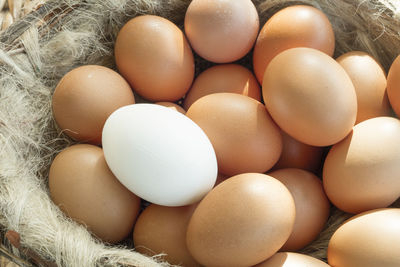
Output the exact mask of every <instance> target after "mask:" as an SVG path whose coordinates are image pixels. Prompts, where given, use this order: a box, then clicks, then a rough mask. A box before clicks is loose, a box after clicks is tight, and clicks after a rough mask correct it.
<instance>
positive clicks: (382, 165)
mask: <svg viewBox="0 0 400 267" xmlns="http://www.w3.org/2000/svg"><path fill="white" fill-rule="evenodd" d="M399 173H400V121H399V120H398V119H395V118H391V117H378V118H373V119H369V120H366V121H363V122H361V123H359V124H357V125H356V126H354V129H353V132H352V133H351V134H350V135H349V136H347V137H346V138H345V139H344V140H343V141H341V142H340V143H338V144H336V145H334V146H333V147H332V148H331V150H330V151H329V153H328V155H327V157H326V160H325V163H324V167H323V184H324V188H325V192H326V194H327V196H328V198H329V199H330V201H331V202H332V203H333V204H334V205H335V206H336V207H338V208H339V209H341V210H343V211H346V212H349V213H360V212H363V211H367V210H371V209H376V208H384V207H387V206H389V205H390V204H392V203H393V202H394V201H395V200H396V199H397V198H398V197H399V196H400V180H399Z"/></svg>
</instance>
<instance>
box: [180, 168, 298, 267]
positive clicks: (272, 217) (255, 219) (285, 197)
mask: <svg viewBox="0 0 400 267" xmlns="http://www.w3.org/2000/svg"><path fill="white" fill-rule="evenodd" d="M294 218H295V207H294V202H293V198H292V196H291V195H290V193H289V191H288V189H287V188H286V187H285V186H284V185H283V184H282V183H281V182H279V181H278V180H276V179H274V178H272V177H270V176H268V175H265V174H258V173H246V174H240V175H237V176H234V177H231V178H229V179H227V180H226V181H224V182H222V183H221V184H219V185H218V186H217V187H215V188H214V189H213V190H211V191H210V192H209V193H208V194H207V195H206V196H205V198H204V199H203V200H202V201H201V202H200V204H199V205H198V206H197V208H196V210H195V211H194V213H193V215H192V218H191V219H190V222H189V226H188V230H187V234H186V242H187V246H188V249H189V251H190V253H191V254H192V255H193V257H194V258H195V259H196V260H197V261H198V262H200V263H201V264H203V265H205V266H237V267H239V266H251V265H254V264H257V263H260V262H262V261H264V260H266V259H267V258H269V257H270V256H272V255H273V254H274V253H275V252H276V251H278V249H279V248H280V247H281V246H282V245H283V243H285V242H286V240H287V239H288V237H289V235H290V233H291V231H292V229H293V223H294Z"/></svg>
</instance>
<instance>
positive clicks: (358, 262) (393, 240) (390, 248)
mask: <svg viewBox="0 0 400 267" xmlns="http://www.w3.org/2000/svg"><path fill="white" fill-rule="evenodd" d="M399 251H400V209H396V208H392V209H379V210H372V211H368V212H364V213H362V214H359V215H357V216H354V217H353V218H351V219H349V220H347V221H346V222H345V223H344V224H343V225H341V226H340V227H339V229H337V230H336V232H335V233H334V234H333V236H332V238H331V240H330V241H329V245H328V253H327V254H328V263H329V265H330V266H338V267H342V266H343V267H347V266H349V267H353V266H360V267H361V266H362V267H378V266H379V267H380V266H382V267H398V266H400V253H399Z"/></svg>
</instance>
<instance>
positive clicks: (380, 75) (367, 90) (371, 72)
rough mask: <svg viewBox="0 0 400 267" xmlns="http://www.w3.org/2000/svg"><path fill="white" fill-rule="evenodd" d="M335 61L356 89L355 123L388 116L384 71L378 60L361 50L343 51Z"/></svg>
mask: <svg viewBox="0 0 400 267" xmlns="http://www.w3.org/2000/svg"><path fill="white" fill-rule="evenodd" d="M336 61H337V62H338V63H339V64H340V65H341V66H342V67H343V68H344V70H345V71H346V72H347V74H348V75H349V77H350V78H351V81H352V82H353V85H354V89H355V90H356V94H357V118H356V124H357V123H359V122H361V121H364V120H367V119H370V118H375V117H380V116H390V115H391V109H390V104H389V100H388V96H387V93H386V73H385V71H384V70H383V68H382V66H381V65H380V64H379V62H378V61H376V59H374V58H373V57H372V56H370V55H369V54H367V53H365V52H361V51H352V52H348V53H345V54H343V55H341V56H340V57H338V58H337V59H336Z"/></svg>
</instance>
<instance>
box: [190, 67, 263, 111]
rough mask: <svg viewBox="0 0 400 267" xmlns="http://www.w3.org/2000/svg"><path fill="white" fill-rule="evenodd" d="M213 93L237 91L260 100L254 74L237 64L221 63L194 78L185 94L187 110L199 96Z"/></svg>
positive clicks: (258, 87) (259, 92)
mask: <svg viewBox="0 0 400 267" xmlns="http://www.w3.org/2000/svg"><path fill="white" fill-rule="evenodd" d="M214 93H237V94H241V95H245V96H249V97H251V98H254V99H255V100H257V101H260V100H261V89H260V86H259V85H258V82H257V80H256V78H255V77H254V75H253V74H252V73H251V71H249V70H248V69H246V68H245V67H243V66H241V65H238V64H222V65H216V66H213V67H211V68H208V69H206V70H205V71H203V72H202V73H200V75H199V76H198V77H197V78H196V79H195V80H194V82H193V85H192V87H191V88H190V90H189V92H188V93H187V95H186V96H185V99H184V102H183V107H184V108H185V109H186V110H187V109H188V108H189V107H190V106H191V105H192V104H193V103H194V102H196V100H198V99H199V98H201V97H203V96H206V95H209V94H214Z"/></svg>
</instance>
